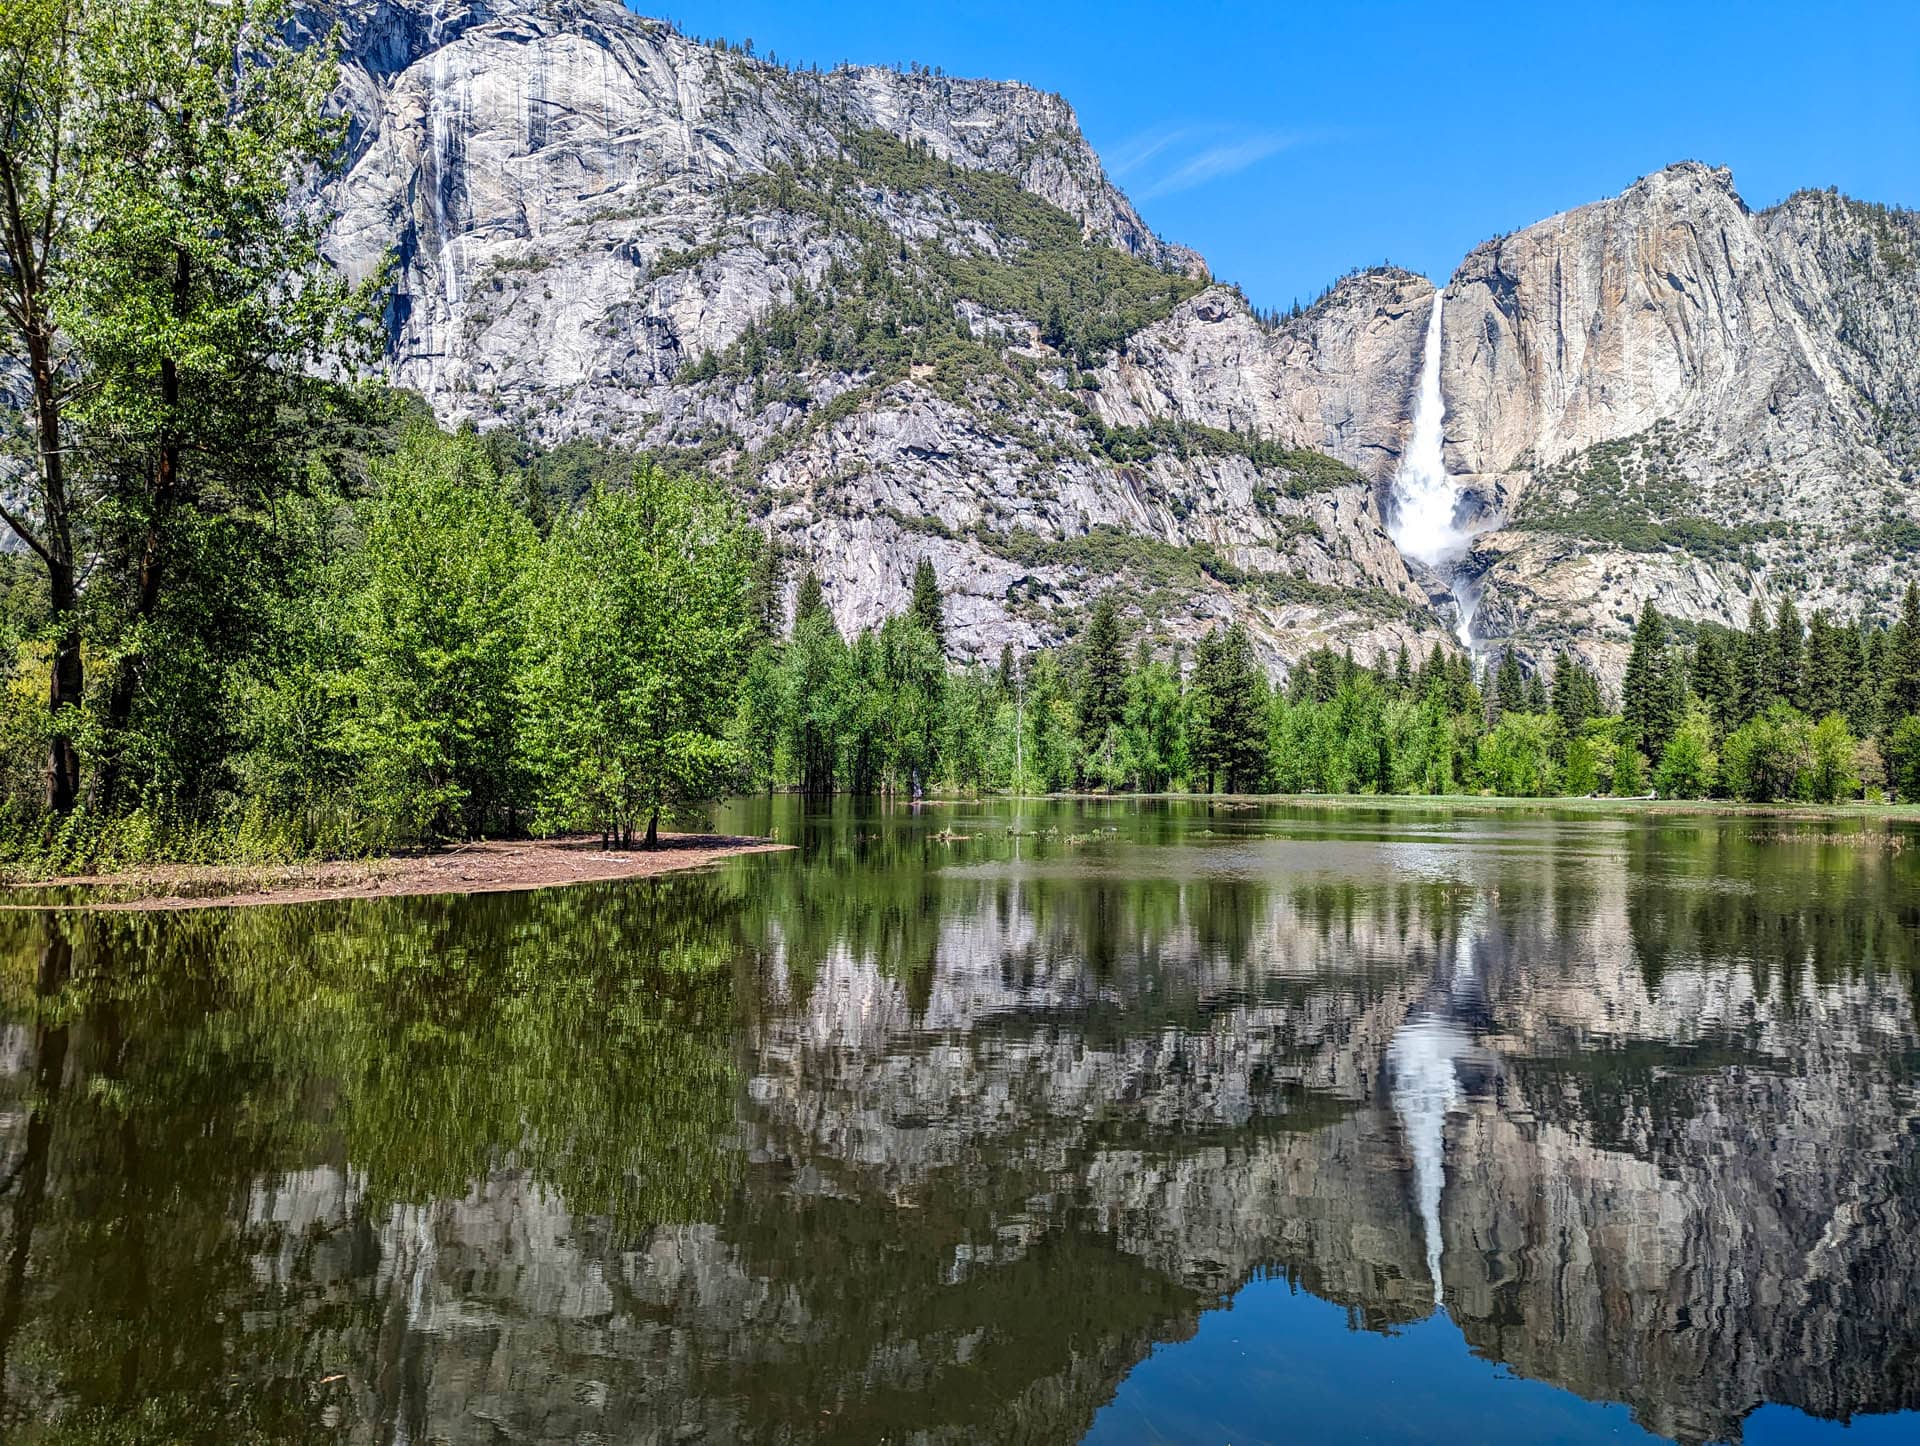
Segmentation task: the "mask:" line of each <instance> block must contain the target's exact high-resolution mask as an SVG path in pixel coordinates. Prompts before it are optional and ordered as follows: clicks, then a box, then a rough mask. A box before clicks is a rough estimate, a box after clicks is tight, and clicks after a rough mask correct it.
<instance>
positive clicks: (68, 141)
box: [0, 0, 372, 812]
mask: <svg viewBox="0 0 1920 1446" xmlns="http://www.w3.org/2000/svg"><path fill="white" fill-rule="evenodd" d="M284 19H285V9H284V6H282V5H281V4H278V3H273V0H225V3H216V0H116V3H113V4H108V3H104V0H100V3H89V0H18V3H12V0H10V3H9V4H8V5H7V6H6V8H5V10H4V12H0V66H4V67H5V74H6V82H5V87H6V88H5V93H4V100H3V101H0V104H3V105H4V114H0V212H4V214H0V272H3V273H4V275H0V313H4V317H5V321H6V323H7V326H6V343H7V346H6V351H7V354H8V355H10V356H11V357H12V358H13V359H14V360H16V361H17V362H19V363H20V364H21V366H22V368H23V371H24V373H25V376H26V378H27V383H28V387H29V389H30V393H31V397H32V411H33V435H34V452H35V466H34V468H33V470H32V473H31V479H32V480H31V483H30V485H29V486H28V487H27V488H26V489H25V494H24V495H23V496H21V497H20V498H19V499H18V500H17V501H16V502H14V503H13V504H11V505H9V506H8V508H7V509H6V511H5V519H6V521H7V523H8V525H9V526H10V527H11V528H12V530H13V531H14V532H15V534H16V535H17V536H18V537H19V538H20V540H21V541H22V543H23V544H24V545H25V546H26V547H27V548H28V550H29V551H30V552H31V554H32V555H33V556H34V557H36V558H37V559H38V561H39V562H40V564H41V565H42V566H43V567H44V569H45V573H46V579H47V599H48V609H49V617H48V622H47V635H48V639H49V642H50V645H51V646H50V653H51V686H50V689H49V696H48V702H49V714H50V718H49V728H48V734H49V742H48V755H49V757H48V783H47V790H46V795H45V796H46V801H47V803H48V804H49V806H50V807H51V808H52V809H53V810H54V811H55V812H64V811H66V810H67V809H69V808H71V807H72V806H73V805H74V804H75V803H76V802H77V801H78V800H79V797H80V790H81V786H82V779H81V755H80V750H79V749H78V748H77V746H76V740H77V739H78V738H79V736H80V733H81V732H82V730H81V729H79V728H78V727H76V725H75V722H74V718H75V710H76V709H77V708H78V706H79V705H80V704H81V703H82V701H83V697H84V686H85V682H86V676H85V670H84V669H83V666H82V659H83V656H90V657H92V658H93V659H95V660H96V662H95V668H96V670H97V671H98V672H99V674H100V675H101V677H100V680H101V682H103V684H104V690H103V694H102V696H101V698H100V700H99V704H100V706H99V707H98V709H97V710H95V717H94V720H93V722H92V726H91V727H90V728H89V729H88V730H85V731H87V732H88V733H89V734H90V735H91V738H90V742H89V744H88V748H89V751H90V752H91V754H92V755H93V760H92V761H93V762H94V763H95V764H96V771H95V775H94V778H93V780H92V791H93V793H94V795H95V797H96V798H97V799H98V800H99V801H101V802H102V803H105V804H113V803H115V802H116V801H117V799H118V795H119V793H120V787H119V785H120V780H121V778H122V776H123V774H124V773H125V771H126V769H127V767H128V766H129V763H130V761H136V760H137V761H138V762H139V764H140V765H141V766H143V767H144V768H145V770H146V772H147V774H148V777H149V780H150V781H153V782H157V783H164V784H168V785H171V786H172V787H173V788H174V790H175V791H177V790H178V787H179V786H180V785H181V783H182V770H183V769H188V770H192V769H195V768H197V769H198V776H199V777H200V778H202V779H210V778H212V777H213V776H214V774H213V772H212V771H210V770H209V769H208V768H206V767H205V766H204V765H205V764H206V762H207V759H206V756H205V755H206V752H207V750H208V748H209V746H210V745H211V744H212V743H213V742H214V741H215V740H214V739H213V738H212V737H211V736H210V735H212V734H214V733H215V732H217V730H218V727H219V725H220V724H221V723H222V721H223V719H224V717H225V714H226V710H225V709H224V707H223V706H222V703H221V702H220V700H219V699H218V698H217V697H215V696H213V695H214V694H215V693H217V691H218V689H219V688H220V687H221V685H222V684H223V683H224V682H225V680H226V666H227V664H228V663H229V662H230V660H231V658H232V656H233V651H234V645H235V642H236V637H235V634H237V633H238V632H239V631H240V625H239V624H236V623H235V621H234V616H235V613H236V610H237V611H238V612H240V613H244V612H245V611H246V605H247V603H248V601H249V597H248V594H249V593H251V592H252V591H254V588H253V586H252V584H253V582H254V581H255V580H254V579H251V578H248V577H247V571H248V566H249V564H250V562H251V560H252V559H253V558H254V557H255V556H257V555H258V554H259V553H260V551H261V549H262V548H263V547H265V546H267V545H268V543H269V542H270V540H271V538H270V529H271V527H272V525H273V521H274V516H273V508H274V503H275V500H276V499H277V498H279V497H281V496H283V495H284V494H286V493H287V492H289V491H290V490H292V489H294V488H297V487H298V486H299V485H300V484H301V483H302V482H303V481H304V480H305V467H304V457H303V453H304V448H303V447H302V446H301V445H299V441H298V437H297V436H296V435H295V434H294V433H293V432H292V431H291V430H290V429H291V428H293V427H295V426H297V425H298V424H299V422H300V421H301V419H303V418H305V417H308V416H310V415H311V414H312V413H313V411H314V410H316V409H317V408H321V407H323V406H324V405H325V404H326V403H325V398H326V389H325V387H324V386H323V384H322V378H321V374H322V372H323V371H324V370H325V365H324V364H325V363H326V362H327V361H328V360H329V359H332V360H338V359H340V358H343V357H348V356H354V355H359V354H361V352H362V348H363V347H364V346H365V345H367V344H368V343H369V342H370V341H371V340H372V333H371V332H370V331H369V330H367V329H366V328H365V326H364V323H365V322H366V321H367V320H368V316H369V313H368V309H367V308H366V306H365V304H364V303H365V299H366V297H365V294H364V293H363V294H360V295H355V294H351V293H350V292H349V290H348V288H347V287H346V285H345V283H343V282H342V281H340V280H339V279H338V278H337V277H336V275H335V273H334V272H333V271H332V270H331V269H330V268H329V267H327V266H326V265H325V263H324V261H323V259H322V257H321V254H320V249H319V241H320V234H321V227H322V223H323V218H322V217H321V216H319V215H318V214H317V213H315V212H313V211H312V210H311V209H310V208H302V207H299V206H296V205H293V204H291V200H292V186H293V185H294V184H295V183H302V184H305V183H309V182H310V181H311V180H312V179H313V178H314V177H315V176H316V175H319V174H324V173H325V172H326V171H327V170H328V169H329V168H330V167H331V166H333V165H334V164H335V163H336V161H337V159H338V156H339V154H340V143H341V140H342V138H343V137H344V135H345V128H346V119H345V117H344V116H343V115H341V114H339V113H338V112H337V111H336V110H335V109H334V108H332V107H330V106H329V105H328V104H327V101H328V98H329V96H330V94H331V92H332V90H333V84H334V65H333V58H332V47H331V46H330V45H328V44H315V45H311V46H308V47H306V48H304V49H301V50H296V49H294V48H293V47H292V45H291V44H290V42H289V41H288V39H287V38H286V34H285V28H284V25H283V23H282V22H283V21H284ZM83 557H84V558H90V559H91V561H90V563H89V566H88V578H89V580H88V581H87V583H86V592H87V596H86V598H85V599H84V600H83V599H82V598H81V596H80V589H81V577H80V569H79V563H80V560H81V559H82V558H83ZM83 602H84V606H83ZM143 689H144V690H146V691H149V692H153V693H156V694H159V695H161V696H162V697H163V698H164V699H165V704H164V706H161V707H159V708H157V709H156V710H155V711H153V713H152V714H151V716H148V717H145V718H138V717H136V708H137V705H138V703H139V701H140V696H141V693H142V691H143ZM188 694H194V695H197V696H196V697H195V698H193V699H192V700H191V706H192V707H193V708H195V709H197V710H198V712H197V716H194V717H191V718H189V717H185V716H182V715H181V714H180V711H179V709H180V705H181V703H182V701H183V700H184V699H186V695H188ZM136 730H137V732H136ZM183 755H184V756H183Z"/></svg>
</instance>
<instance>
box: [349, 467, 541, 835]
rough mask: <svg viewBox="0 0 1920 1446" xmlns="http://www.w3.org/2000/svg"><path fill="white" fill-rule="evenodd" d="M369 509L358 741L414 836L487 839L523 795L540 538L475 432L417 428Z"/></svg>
mask: <svg viewBox="0 0 1920 1446" xmlns="http://www.w3.org/2000/svg"><path fill="white" fill-rule="evenodd" d="M374 475H375V479H376V482H377V483H378V487H379V490H378V491H377V492H376V493H375V495H374V496H373V497H372V498H371V499H369V500H368V501H367V502H365V503H364V504H362V506H361V508H360V509H359V511H360V522H361V527H362V531H363V534H364V537H365V542H364V544H363V552H362V557H361V563H360V566H361V570H362V578H363V580H362V582H361V585H360V588H359V591H358V595H357V596H356V597H355V598H354V600H353V604H352V613H353V627H354V630H355V633H356V635H357V637H358V640H359V655H360V656H359V664H358V666H357V668H356V669H355V672H354V678H353V691H354V692H355V694H356V695H357V696H358V698H359V699H360V700H361V701H360V708H359V712H358V715H357V717H356V719H355V724H356V726H355V728H354V730H353V740H354V741H353V746H354V750H355V752H356V753H357V754H358V755H359V757H360V758H361V760H362V761H363V766H364V768H365V770H366V786H367V789H368V792H369V796H370V799H371V801H372V802H373V804H374V807H375V809H376V811H377V813H378V814H379V815H380V816H382V817H384V818H388V819H392V820H394V822H395V823H396V824H397V825H398V828H399V830H400V832H401V834H402V836H403V837H411V838H422V837H424V838H429V839H443V838H450V837H456V836H458V837H475V836H477V835H479V834H480V833H482V832H483V831H484V830H485V829H486V827H487V825H488V824H489V822H492V823H494V824H495V825H497V826H505V825H506V824H507V823H508V821H509V818H510V814H511V810H512V808H513V806H514V803H515V801H516V788H515V781H516V780H515V757H514V755H515V748H516V740H515V733H516V702H517V700H516V688H515V683H516V678H515V673H516V666H517V664H518V660H519V657H520V652H521V649H522V646H523V643H524V638H525V633H524V620H525V614H526V608H525V603H526V599H525V595H524V588H523V579H524V577H525V574H526V567H527V564H528V562H529V561H530V559H531V553H532V547H533V544H534V542H535V540H536V539H535V535H534V532H533V528H532V525H531V524H530V523H529V522H528V521H527V520H526V518H525V517H524V516H523V515H522V514H521V513H519V512H518V511H516V510H515V509H514V508H513V506H512V505H511V504H510V502H509V500H508V497H507V493H506V489H505V488H504V486H503V485H502V484H501V482H500V479H499V478H498V477H497V476H496V475H495V473H494V471H493V468H492V466H491V465H490V464H489V462H488V460H487V456H486V453H485V452H484V451H483V450H482V449H481V447H479V446H478V445H477V444H476V443H475V441H474V440H473V439H471V438H470V437H446V436H444V435H442V434H440V433H437V432H431V431H427V430H424V429H421V430H417V431H415V432H413V433H412V434H411V435H410V436H409V437H408V438H407V440H406V441H405V442H404V443H403V444H402V446H401V448H400V450H399V452H398V453H397V454H396V455H395V456H394V457H392V458H391V459H389V460H387V461H385V462H382V463H380V464H379V465H378V466H377V467H376V468H375V473H374Z"/></svg>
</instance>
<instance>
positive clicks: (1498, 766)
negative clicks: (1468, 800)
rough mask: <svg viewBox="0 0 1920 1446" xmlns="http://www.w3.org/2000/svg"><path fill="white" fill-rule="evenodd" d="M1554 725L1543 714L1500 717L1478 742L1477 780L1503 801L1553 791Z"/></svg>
mask: <svg viewBox="0 0 1920 1446" xmlns="http://www.w3.org/2000/svg"><path fill="white" fill-rule="evenodd" d="M1555 728H1556V725H1555V723H1554V721H1553V720H1552V719H1551V718H1549V717H1547V716H1546V715H1544V714H1540V713H1525V712H1512V713H1503V714H1502V715H1501V716H1500V721H1499V722H1498V723H1497V724H1495V725H1494V728H1493V731H1492V732H1490V733H1488V734H1487V735H1486V736H1485V737H1483V738H1482V739H1481V740H1480V760H1481V777H1482V779H1483V780H1484V781H1485V783H1486V785H1487V786H1488V787H1489V788H1491V789H1492V790H1493V791H1494V793H1496V794H1498V795H1500V796H1501V797H1503V798H1537V797H1539V796H1540V795H1542V794H1546V793H1551V792H1552V791H1553V788H1554V781H1555V780H1554V769H1553V752H1554V743H1555V739H1554V732H1555Z"/></svg>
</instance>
